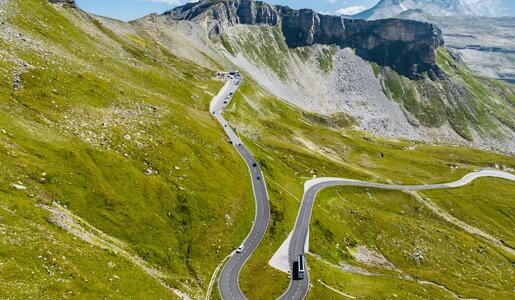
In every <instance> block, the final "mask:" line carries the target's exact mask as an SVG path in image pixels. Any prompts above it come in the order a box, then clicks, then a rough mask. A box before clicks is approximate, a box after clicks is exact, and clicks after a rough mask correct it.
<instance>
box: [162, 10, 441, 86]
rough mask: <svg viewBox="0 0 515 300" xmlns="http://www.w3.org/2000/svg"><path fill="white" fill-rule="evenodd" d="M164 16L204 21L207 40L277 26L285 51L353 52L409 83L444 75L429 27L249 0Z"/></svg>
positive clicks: (437, 37)
mask: <svg viewBox="0 0 515 300" xmlns="http://www.w3.org/2000/svg"><path fill="white" fill-rule="evenodd" d="M165 15H166V16H168V17H169V18H171V19H173V20H190V21H201V22H204V23H205V25H206V28H207V29H208V30H209V32H210V34H211V35H216V34H220V33H222V32H223V30H224V29H225V28H227V27H231V26H234V25H236V24H244V25H269V26H276V25H281V28H282V31H283V34H284V36H285V38H286V43H287V44H288V46H290V47H301V46H309V45H313V44H325V45H329V44H336V45H339V46H341V47H351V48H354V49H356V53H357V54H358V55H359V56H360V57H362V58H364V59H366V60H368V61H372V62H376V63H378V64H380V65H383V66H391V67H392V68H393V69H395V70H396V71H398V72H399V73H402V74H404V75H406V76H408V77H409V78H412V79H419V78H421V77H422V75H421V74H423V73H425V72H427V74H428V75H429V76H430V77H431V78H432V79H436V78H437V77H440V76H443V74H442V72H441V71H440V70H439V68H438V67H437V66H436V61H435V49H436V48H437V47H438V46H441V45H443V38H442V35H441V31H440V30H439V29H438V28H437V27H436V26H434V25H432V24H429V23H423V22H416V21H410V20H396V19H390V20H377V21H365V20H352V19H345V18H342V17H338V16H328V15H322V14H319V13H316V12H315V11H313V10H310V9H302V10H294V9H291V8H289V7H285V6H273V5H269V4H266V3H264V2H261V1H254V0H204V1H201V2H198V3H191V4H187V5H185V6H182V7H178V8H175V9H173V10H170V11H168V12H165Z"/></svg>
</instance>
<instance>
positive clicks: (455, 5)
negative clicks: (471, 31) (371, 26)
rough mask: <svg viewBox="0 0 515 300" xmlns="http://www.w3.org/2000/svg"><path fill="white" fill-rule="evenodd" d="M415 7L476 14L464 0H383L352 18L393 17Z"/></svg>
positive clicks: (433, 12)
mask: <svg viewBox="0 0 515 300" xmlns="http://www.w3.org/2000/svg"><path fill="white" fill-rule="evenodd" d="M414 9H421V10H423V11H424V12H425V13H428V14H430V15H433V16H454V15H460V16H461V15H473V14H474V10H473V9H472V8H471V7H470V6H469V5H468V4H467V3H466V2H465V1H464V0H381V1H380V2H379V3H378V4H377V5H376V6H374V7H372V8H371V9H368V10H365V11H363V12H360V13H358V14H355V15H353V16H352V18H355V19H366V20H377V19H386V18H393V17H396V16H397V15H399V14H401V13H403V12H405V11H408V10H414Z"/></svg>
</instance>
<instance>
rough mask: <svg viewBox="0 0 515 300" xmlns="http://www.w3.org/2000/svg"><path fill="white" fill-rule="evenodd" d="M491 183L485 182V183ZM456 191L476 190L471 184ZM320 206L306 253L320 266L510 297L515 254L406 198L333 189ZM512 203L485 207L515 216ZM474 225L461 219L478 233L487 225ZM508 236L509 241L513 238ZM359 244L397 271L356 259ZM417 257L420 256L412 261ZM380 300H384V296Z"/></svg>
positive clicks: (461, 291)
mask: <svg viewBox="0 0 515 300" xmlns="http://www.w3.org/2000/svg"><path fill="white" fill-rule="evenodd" d="M496 181H497V180H490V179H482V182H484V183H486V182H496ZM503 184H504V185H505V186H504V188H501V191H502V190H503V189H510V190H511V191H513V188H514V187H515V186H514V185H513V184H512V183H511V182H504V183H503ZM460 190H461V191H462V192H463V191H471V190H472V191H474V190H476V189H475V188H474V187H473V186H471V187H463V188H460ZM450 191H452V190H450ZM452 192H454V191H452ZM424 193H425V192H424ZM437 193H441V192H437ZM492 194H493V193H492ZM466 195H468V194H463V195H462V198H461V201H460V202H467V203H468V204H466V205H469V206H470V207H475V208H476V209H478V208H479V209H480V208H481V207H480V206H479V207H478V206H476V205H475V204H474V203H473V202H471V201H472V200H473V198H472V197H469V196H466ZM483 197H484V198H483V199H484V201H491V200H493V199H492V198H489V197H488V196H487V195H485V196H483ZM317 201H318V203H319V205H318V206H319V207H318V208H317V209H316V210H315V213H314V215H313V222H312V226H311V237H312V238H311V244H310V249H311V251H312V252H314V253H316V254H318V255H320V256H321V257H322V258H324V259H325V260H328V261H330V262H331V263H334V264H336V265H338V264H340V263H342V262H345V263H347V264H350V265H354V266H358V267H360V268H363V269H367V270H369V271H371V272H373V273H383V274H384V273H386V274H397V275H399V274H400V275H404V274H409V276H410V277H412V278H416V279H418V280H427V281H431V282H434V283H436V284H439V285H443V286H445V287H447V288H449V289H450V290H452V291H454V292H455V293H457V294H459V295H462V296H463V297H473V298H476V297H477V298H484V299H494V298H495V299H510V298H511V296H510V295H511V285H512V282H510V279H509V278H510V277H511V276H512V275H513V274H512V272H513V270H512V262H513V259H514V256H513V254H510V253H508V252H506V251H504V250H502V249H500V248H499V247H498V246H496V245H493V244H491V243H489V242H487V241H485V240H484V239H482V238H480V237H478V236H476V235H473V234H470V233H467V232H465V231H463V230H462V229H460V228H459V227H457V226H454V225H453V224H450V223H448V222H446V221H445V220H444V219H442V218H441V217H439V216H437V215H435V214H434V213H433V212H432V211H431V210H429V209H428V208H427V207H426V206H425V205H424V204H422V203H420V202H419V201H417V200H416V199H415V198H414V197H412V196H410V195H409V194H405V193H402V192H397V191H385V190H378V189H363V188H352V187H339V188H338V187H337V188H330V189H327V190H324V191H323V192H321V193H320V194H319V196H318V197H317ZM469 202H470V203H469ZM511 202H513V201H511V199H506V200H505V201H503V202H502V203H500V202H496V203H490V205H489V206H488V209H489V210H492V211H495V210H497V209H504V210H508V211H513V205H512V204H513V203H511ZM463 205H465V204H463ZM485 214H487V213H485ZM477 219H478V221H479V222H474V221H473V220H471V219H469V218H463V221H465V222H466V223H468V224H470V225H472V226H476V227H479V228H482V226H481V225H482V224H481V222H482V220H483V219H486V220H488V218H481V217H478V218H477ZM509 238H511V239H512V238H513V233H511V234H509ZM358 246H366V247H367V248H368V249H372V250H375V251H378V252H379V253H381V254H382V255H384V256H385V257H386V259H388V260H389V261H390V262H391V263H392V264H393V265H394V266H395V267H396V268H398V269H399V270H400V271H395V270H391V269H387V268H384V267H381V266H378V265H373V264H372V265H370V264H367V263H364V262H360V261H359V260H357V259H355V258H354V257H353V252H355V251H356V250H355V249H356V248H357V247H358ZM417 254H418V255H421V258H418V259H417V256H416V255H417ZM311 260H313V259H311ZM315 274H316V275H315V276H316V277H315V278H317V276H318V275H319V274H320V275H321V276H322V278H324V277H327V275H323V273H318V272H317V271H316V272H315ZM378 295H379V296H380V297H381V295H382V297H386V295H388V292H386V291H385V293H378Z"/></svg>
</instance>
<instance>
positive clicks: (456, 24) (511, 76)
mask: <svg viewBox="0 0 515 300" xmlns="http://www.w3.org/2000/svg"><path fill="white" fill-rule="evenodd" d="M397 17H399V18H403V19H411V20H418V21H424V22H431V23H435V24H436V25H437V26H438V27H439V28H441V29H442V32H443V37H444V40H445V44H446V45H447V46H448V47H449V48H450V49H451V50H452V51H453V52H454V53H456V54H457V55H458V56H459V58H460V59H462V60H463V61H464V62H465V63H466V64H467V66H468V67H470V69H471V70H472V71H473V72H474V73H475V74H477V75H479V76H484V77H490V78H496V79H501V80H505V81H507V82H511V83H513V82H514V81H515V44H514V43H513V40H514V39H515V34H514V33H513V27H514V26H515V18H514V17H498V18H488V17H479V16H452V17H442V16H432V15H429V14H427V13H426V12H425V11H423V10H421V9H416V10H407V11H405V12H403V13H401V14H399V15H398V16H397Z"/></svg>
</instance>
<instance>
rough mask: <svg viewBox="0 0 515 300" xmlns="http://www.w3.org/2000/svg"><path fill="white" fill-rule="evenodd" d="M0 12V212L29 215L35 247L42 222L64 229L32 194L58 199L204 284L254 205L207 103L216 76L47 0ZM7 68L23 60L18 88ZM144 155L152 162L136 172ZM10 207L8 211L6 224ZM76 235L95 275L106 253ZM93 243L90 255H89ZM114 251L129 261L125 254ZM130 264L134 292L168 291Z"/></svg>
mask: <svg viewBox="0 0 515 300" xmlns="http://www.w3.org/2000/svg"><path fill="white" fill-rule="evenodd" d="M2 16H3V17H4V18H5V24H6V25H2V26H3V27H2V30H3V33H12V34H2V35H1V37H2V39H0V43H1V45H2V46H1V50H0V52H1V55H2V60H0V72H1V74H2V80H0V106H1V107H2V109H1V110H0V114H1V116H0V128H1V129H2V130H3V131H2V132H5V133H0V145H1V148H2V149H3V150H2V151H1V152H0V162H1V163H0V170H1V174H0V182H1V184H0V199H1V203H2V205H3V206H5V210H2V212H1V213H2V215H4V214H7V211H9V210H15V209H16V208H17V206H19V204H18V202H20V201H22V202H23V207H24V208H23V213H24V214H27V219H28V220H27V222H31V223H32V224H33V225H32V227H34V229H32V228H31V229H30V230H28V231H27V237H26V238H27V239H33V240H34V245H33V248H34V249H37V248H41V249H45V247H46V244H47V243H49V240H48V238H47V237H46V236H45V234H44V233H45V232H48V231H50V232H53V234H54V236H55V240H56V242H55V243H56V245H55V246H53V245H52V246H49V248H50V249H52V250H51V251H52V252H53V253H54V250H53V249H54V248H56V247H58V245H61V244H65V243H67V241H69V240H70V239H71V236H69V235H68V234H66V233H65V232H64V231H62V230H58V229H57V228H56V226H55V225H53V224H51V223H49V222H47V221H46V220H45V213H44V212H42V211H39V209H38V208H36V207H34V204H36V203H37V202H44V203H45V202H50V201H59V202H60V203H61V204H63V205H66V206H67V207H68V208H69V209H70V210H71V211H72V212H74V213H75V214H77V215H79V216H81V217H82V218H84V219H86V220H87V221H88V222H90V223H91V224H92V225H93V226H95V227H97V228H98V229H100V230H102V231H104V232H105V233H107V234H108V235H111V236H113V237H116V238H119V239H121V240H123V241H125V242H126V243H128V244H129V245H130V247H131V249H132V250H133V251H134V252H135V253H136V254H137V255H139V256H140V257H142V258H143V259H144V260H146V261H147V262H149V263H150V264H151V265H153V266H155V267H156V268H157V269H161V271H163V272H164V273H166V274H168V275H170V277H171V278H172V280H171V282H170V284H171V285H173V286H175V287H177V288H178V289H180V290H183V291H185V292H187V293H188V294H190V295H192V296H197V297H199V296H201V295H202V293H204V291H205V289H206V288H207V284H208V282H209V279H210V277H211V273H212V272H213V270H214V269H215V267H216V266H217V264H218V263H219V262H220V261H221V260H222V259H223V257H225V256H226V255H227V253H229V252H230V251H231V250H232V249H233V247H235V246H237V245H238V244H239V243H240V241H241V240H242V239H243V238H244V237H245V236H246V234H247V232H248V230H249V229H250V226H251V222H252V218H253V209H252V208H253V199H252V193H251V189H250V182H249V181H248V179H247V177H246V174H247V170H246V168H245V166H244V164H242V162H241V158H240V157H239V156H238V154H237V153H236V152H235V151H233V149H232V148H231V146H230V145H229V144H228V143H226V141H225V138H224V134H223V131H222V130H221V129H220V128H219V126H218V125H217V124H216V122H215V121H214V119H212V118H211V116H210V115H209V113H208V112H207V107H208V105H209V101H210V100H211V98H212V95H213V94H215V93H217V92H218V90H219V88H220V87H221V86H222V84H223V83H221V82H217V81H214V80H212V75H213V73H212V71H210V70H205V69H202V68H199V67H197V66H195V65H194V64H192V63H191V62H187V61H184V60H182V59H180V58H178V57H175V56H173V55H171V54H169V53H168V52H167V51H166V49H164V48H163V47H161V46H160V45H158V44H156V43H155V42H153V41H152V40H149V39H148V38H146V36H145V35H142V36H138V37H137V38H135V37H127V36H118V35H116V34H114V33H113V32H111V31H109V30H107V29H106V28H104V27H103V26H102V25H101V24H100V23H98V22H96V21H94V20H92V19H91V18H90V17H88V16H87V15H85V14H83V13H80V12H76V11H74V10H71V9H62V8H56V7H54V6H52V5H50V4H47V3H46V1H42V0H29V1H9V2H7V3H4V4H2ZM135 40H136V41H137V42H135ZM13 68H14V69H18V68H19V69H23V71H13ZM14 72H19V74H20V84H21V86H22V88H20V89H19V90H15V89H13V82H14V81H15V79H14V78H15V77H14V76H13V73H14ZM150 167H151V168H152V170H153V173H152V174H150V175H146V174H145V170H147V169H149V168H150ZM43 173H46V175H45V176H43V175H42V174H43ZM42 178H44V179H42ZM18 181H21V182H22V183H23V185H25V186H26V187H27V188H28V189H27V190H26V191H15V190H14V189H13V188H12V187H11V184H12V183H16V182H18ZM213 191H217V192H216V193H214V192H213ZM13 195H16V198H15V199H12V197H13ZM29 195H33V198H29V197H28V196H29ZM20 210H21V209H20ZM20 213H21V212H20ZM14 221H15V220H14V219H12V218H11V217H10V219H9V223H7V224H12V223H13V222H14ZM21 221H22V220H20V222H21ZM0 222H1V223H3V224H6V222H7V221H5V219H0ZM20 224H22V223H20ZM3 226H7V225H3ZM19 226H21V225H19ZM74 243H75V245H81V243H80V242H79V241H77V242H74ZM70 247H71V246H70ZM81 248H85V249H88V248H87V247H84V246H78V247H77V250H76V252H77V253H80V255H79V254H77V255H70V257H69V258H68V261H69V264H70V265H71V266H72V267H73V268H75V269H77V270H81V272H86V271H88V270H92V271H94V272H95V274H97V275H93V274H91V275H88V276H87V277H86V278H88V279H89V280H90V281H98V282H99V284H100V283H101V282H104V281H103V280H102V277H103V276H107V275H104V274H102V273H103V272H104V271H105V270H104V269H105V268H101V266H102V267H104V265H105V264H104V262H105V261H106V260H108V259H110V258H111V257H113V256H114V255H113V254H110V253H103V252H102V251H101V250H98V249H94V248H92V249H91V251H89V250H88V251H82V250H80V249H81ZM34 249H28V250H27V251H20V249H19V246H13V245H10V246H9V247H6V248H4V247H2V250H1V252H0V253H1V255H0V262H1V263H2V265H3V264H6V263H7V262H9V264H12V263H14V262H16V263H18V264H20V265H24V264H25V265H29V266H30V265H34V266H36V265H37V264H38V263H39V259H38V257H37V256H36V255H32V253H30V252H31V251H32V252H35V250H34ZM55 252H56V253H60V252H63V250H60V251H55ZM84 252H88V253H84ZM70 253H72V254H73V253H74V252H73V251H71V252H70ZM95 253H100V254H98V255H99V258H98V259H99V262H98V265H97V264H96V262H95V263H94V264H92V263H91V257H93V256H94V255H95ZM26 254H27V255H26ZM28 254H31V255H28ZM67 257H68V256H67ZM113 259H114V258H113ZM118 260H120V259H118ZM117 265H126V266H127V268H129V267H128V265H129V263H128V262H122V261H121V262H120V263H117ZM126 272H127V274H129V272H132V273H133V275H131V276H129V275H127V276H126V277H125V280H132V282H133V284H132V285H134V283H135V282H140V281H141V282H142V285H141V286H138V285H136V287H135V288H134V289H139V290H135V291H134V292H135V293H134V295H137V293H136V292H138V291H139V292H142V291H144V290H145V289H146V288H150V286H151V285H154V288H151V289H154V290H155V293H156V297H157V295H161V296H162V297H167V296H166V295H168V294H169V293H168V292H167V291H164V290H162V289H161V290H160V289H159V287H158V286H157V287H156V285H155V284H154V283H152V280H151V279H150V278H149V277H148V278H147V276H146V275H144V274H143V273H142V272H139V273H138V271H137V270H135V268H132V270H128V271H126ZM88 273H89V271H88ZM119 275H121V274H119ZM48 276H49V275H48V274H47V273H46V272H45V270H44V269H41V266H38V270H37V272H36V273H35V275H34V278H33V279H32V280H34V281H35V282H36V281H44V282H46V280H47V277H48ZM63 276H64V278H65V280H67V281H68V283H67V289H69V291H70V292H73V293H76V294H81V295H83V296H84V297H87V298H95V297H97V296H99V295H100V294H98V291H99V290H103V291H102V293H105V294H106V295H107V294H110V293H112V294H115V292H116V290H117V289H118V288H117V286H116V285H114V284H110V285H107V284H106V286H103V287H102V288H96V289H89V288H88V286H87V285H85V284H84V283H83V278H81V277H79V276H75V275H74V273H70V274H68V273H65V274H63ZM131 277H132V279H130V278H131ZM2 278H3V280H6V279H7V278H6V277H4V276H2ZM23 280H26V279H24V278H23V276H21V273H20V276H13V277H11V278H10V279H9V280H8V289H7V290H4V289H2V290H4V291H9V295H12V296H13V297H15V298H19V297H22V295H23V293H25V291H24V290H23V289H20V288H17V283H20V284H21V283H22V282H23ZM145 282H146V283H145ZM46 284H47V287H46V288H45V289H46V290H47V295H48V296H51V297H55V298H59V297H60V296H61V295H62V294H61V292H62V290H61V287H60V284H59V283H57V282H55V281H54V282H50V281H48V283H46ZM127 285H130V284H127ZM124 293H126V295H129V294H130V293H131V291H130V290H128V289H126V290H125V292H124Z"/></svg>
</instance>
